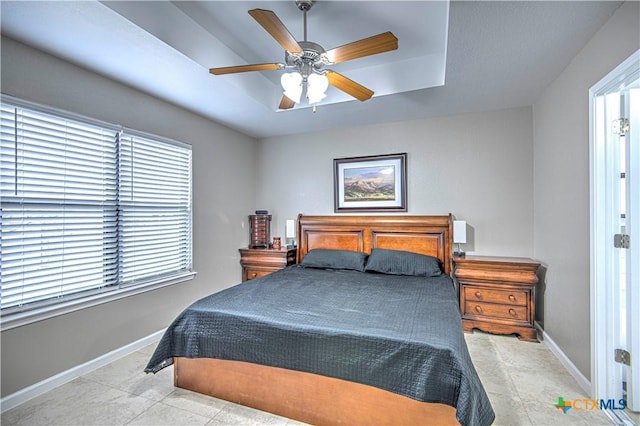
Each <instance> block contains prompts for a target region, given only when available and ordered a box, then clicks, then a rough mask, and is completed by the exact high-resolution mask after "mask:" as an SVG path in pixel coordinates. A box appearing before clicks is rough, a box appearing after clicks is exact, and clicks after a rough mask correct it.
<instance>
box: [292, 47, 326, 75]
mask: <svg viewBox="0 0 640 426" xmlns="http://www.w3.org/2000/svg"><path fill="white" fill-rule="evenodd" d="M298 44H299V45H300V47H301V48H302V53H291V52H288V51H285V63H286V65H287V67H294V68H303V69H304V68H309V71H311V68H313V70H315V71H321V70H322V68H324V66H325V65H328V64H329V61H328V59H327V56H326V52H325V50H324V49H323V47H322V46H320V45H319V44H318V43H314V42H312V41H299V42H298ZM304 74H305V73H303V75H304ZM307 75H308V73H307Z"/></svg>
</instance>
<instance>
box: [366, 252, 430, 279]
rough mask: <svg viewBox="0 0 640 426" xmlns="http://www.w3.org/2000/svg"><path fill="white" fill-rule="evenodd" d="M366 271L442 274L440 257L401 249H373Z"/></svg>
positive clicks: (392, 273)
mask: <svg viewBox="0 0 640 426" xmlns="http://www.w3.org/2000/svg"><path fill="white" fill-rule="evenodd" d="M365 271H366V272H380V273H383V274H390V275H415V276H422V277H437V276H438V275H440V274H442V267H441V262H440V259H438V258H436V257H433V256H427V255H424V254H418V253H412V252H408V251H402V250H388V249H373V250H371V254H370V255H369V258H368V259H367V265H366V266H365Z"/></svg>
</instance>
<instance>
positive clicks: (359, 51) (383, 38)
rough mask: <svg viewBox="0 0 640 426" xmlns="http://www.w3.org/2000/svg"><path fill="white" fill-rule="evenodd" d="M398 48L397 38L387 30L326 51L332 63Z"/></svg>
mask: <svg viewBox="0 0 640 426" xmlns="http://www.w3.org/2000/svg"><path fill="white" fill-rule="evenodd" d="M397 48H398V39H397V38H396V36H394V35H393V33H392V32H390V31H387V32H386V33H381V34H378V35H375V36H373V37H369V38H364V39H362V40H358V41H354V42H353V43H349V44H345V45H343V46H339V47H336V48H333V49H331V50H328V51H327V58H329V60H330V61H331V62H333V63H334V64H338V63H340V62H345V61H349V60H351V59H357V58H362V57H363V56H369V55H375V54H377V53H383V52H389V51H391V50H396V49H397Z"/></svg>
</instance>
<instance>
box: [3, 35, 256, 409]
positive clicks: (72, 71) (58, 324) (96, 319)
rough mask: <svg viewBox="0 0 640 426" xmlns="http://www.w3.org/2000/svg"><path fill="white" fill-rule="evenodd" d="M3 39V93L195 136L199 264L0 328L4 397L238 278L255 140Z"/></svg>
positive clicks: (161, 321)
mask: <svg viewBox="0 0 640 426" xmlns="http://www.w3.org/2000/svg"><path fill="white" fill-rule="evenodd" d="M1 48H2V80H1V84H2V92H3V93H6V94H9V95H13V96H16V97H20V98H23V99H26V100H30V101H34V102H39V103H42V104H46V105H50V106H53V107H57V108H60V109H65V110H68V111H72V112H76V113H79V114H83V115H86V116H90V117H93V118H97V119H100V120H104V121H108V122H111V123H114V124H120V125H123V126H126V127H130V128H132V129H136V130H141V131H146V132H149V133H153V134H156V135H160V136H165V137H169V138H173V139H176V140H180V141H182V142H186V143H189V144H192V146H193V189H194V197H193V199H194V206H193V207H194V214H193V219H194V226H193V231H194V266H195V269H196V271H197V272H198V275H197V276H196V278H195V279H194V280H192V281H190V282H186V283H182V284H177V285H173V286H170V287H165V288H162V289H159V290H155V291H152V292H148V293H144V294H142V295H138V296H134V297H128V298H125V299H122V300H119V301H115V302H111V303H107V304H103V305H100V306H97V307H93V308H88V309H84V310H81V311H78V312H75V313H71V314H67V315H62V316H59V317H56V318H53V319H51V320H47V321H42V322H38V323H35V324H31V325H27V326H23V327H18V328H15V329H12V330H8V331H5V332H3V333H2V336H1V339H2V353H1V355H2V396H3V397H4V396H7V395H9V394H11V393H13V392H16V391H18V390H20V389H22V388H25V387H27V386H29V385H31V384H34V383H36V382H38V381H41V380H44V379H46V378H48V377H50V376H53V375H55V374H57V373H59V372H62V371H65V370H67V369H69V368H72V367H74V366H77V365H79V364H82V363H84V362H87V361H89V360H92V359H94V358H97V357H99V356H101V355H103V354H105V353H108V352H110V351H112V350H114V349H117V348H120V347H122V346H125V345H127V344H129V343H131V342H134V341H136V340H138V339H141V338H143V337H146V336H148V335H150V334H152V333H154V332H156V331H158V330H161V329H162V328H164V327H166V326H167V325H168V324H169V323H170V322H171V321H172V320H173V319H174V318H175V316H176V315H177V314H178V313H179V312H180V311H181V310H182V309H183V308H184V307H185V306H186V305H188V304H189V303H191V302H192V301H194V300H195V299H197V298H199V297H202V296H204V295H206V294H209V293H211V292H214V291H216V290H220V289H222V288H224V287H228V286H230V285H233V284H237V283H238V282H240V278H241V272H240V265H239V263H238V262H239V255H238V247H241V246H244V245H246V244H247V243H248V237H249V235H248V234H249V233H248V231H247V229H246V227H247V223H246V222H247V220H246V217H247V212H251V211H253V210H254V209H255V206H254V204H255V181H256V178H257V176H256V174H255V172H254V171H253V170H254V168H253V167H251V165H252V164H256V155H257V141H256V140H255V139H253V138H250V137H247V136H244V135H241V134H239V133H237V132H235V131H233V130H230V129H228V128H226V127H224V126H222V125H219V124H216V123H213V122H212V121H210V120H207V119H204V118H202V117H200V116H198V115H195V114H192V113H189V112H187V111H185V110H184V109H181V108H177V107H175V106H172V105H170V104H168V103H165V102H163V101H160V100H158V99H156V98H153V97H150V96H148V95H145V94H142V93H141V92H138V91H136V90H133V89H131V88H128V87H125V86H123V85H121V84H118V83H115V82H113V81H111V80H108V79H105V78H103V77H100V76H98V75H96V74H94V73H91V72H87V71H84V70H82V69H80V68H78V67H75V66H73V65H71V64H69V63H66V62H63V61H60V60H58V59H55V58H53V57H52V56H49V55H46V54H44V53H42V52H39V51H36V50H33V49H31V48H28V47H26V46H25V45H22V44H20V43H17V42H15V41H13V40H11V39H6V38H3V39H2V46H1ZM231 177H232V178H231ZM141 374H142V372H141Z"/></svg>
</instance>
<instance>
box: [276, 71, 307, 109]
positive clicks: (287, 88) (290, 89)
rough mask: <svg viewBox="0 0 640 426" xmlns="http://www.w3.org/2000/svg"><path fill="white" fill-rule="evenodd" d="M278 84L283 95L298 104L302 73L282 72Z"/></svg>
mask: <svg viewBox="0 0 640 426" xmlns="http://www.w3.org/2000/svg"><path fill="white" fill-rule="evenodd" d="M280 84H282V88H283V89H284V95H285V96H286V97H287V98H289V99H291V100H292V101H293V102H295V103H297V104H299V103H300V97H301V96H302V75H301V74H300V73H299V72H289V73H285V74H282V77H280Z"/></svg>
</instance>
